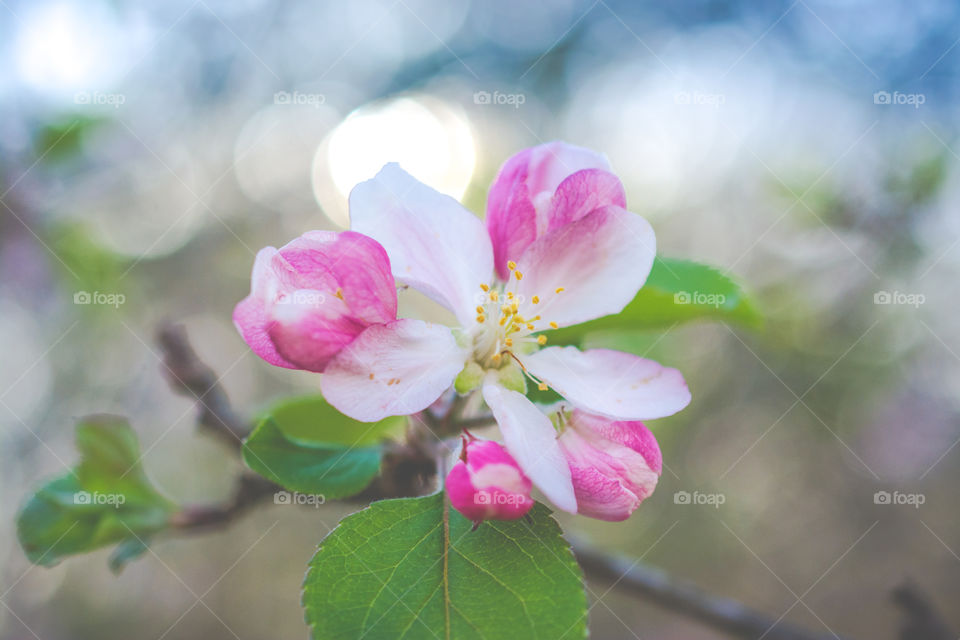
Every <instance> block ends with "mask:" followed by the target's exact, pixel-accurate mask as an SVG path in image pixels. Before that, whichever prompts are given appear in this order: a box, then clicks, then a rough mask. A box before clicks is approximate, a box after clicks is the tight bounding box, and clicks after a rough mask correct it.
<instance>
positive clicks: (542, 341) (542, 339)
mask: <svg viewBox="0 0 960 640" xmlns="http://www.w3.org/2000/svg"><path fill="white" fill-rule="evenodd" d="M537 344H539V345H541V346H542V345H545V344H547V336H537Z"/></svg>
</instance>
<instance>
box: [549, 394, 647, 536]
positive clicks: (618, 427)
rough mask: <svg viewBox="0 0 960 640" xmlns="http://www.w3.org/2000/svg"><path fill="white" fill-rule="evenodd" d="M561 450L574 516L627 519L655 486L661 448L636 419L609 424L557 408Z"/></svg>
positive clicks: (582, 413) (595, 416)
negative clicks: (574, 500) (568, 474)
mask: <svg viewBox="0 0 960 640" xmlns="http://www.w3.org/2000/svg"><path fill="white" fill-rule="evenodd" d="M556 419H557V420H558V422H559V423H560V425H559V426H561V427H562V428H563V433H562V434H561V435H560V440H559V441H560V448H561V449H562V450H563V454H564V457H566V459H567V463H568V464H569V465H570V472H571V476H572V480H573V490H574V494H575V495H576V498H577V512H578V513H580V514H582V515H586V516H590V517H592V518H598V519H600V520H611V521H619V520H626V519H627V518H628V517H629V516H630V514H631V513H633V512H634V510H635V509H636V508H637V507H639V506H640V503H641V502H642V501H643V500H644V499H646V498H647V497H648V496H649V495H650V494H651V493H653V490H654V489H655V488H656V486H657V480H658V479H659V477H660V472H661V469H662V466H663V465H662V458H661V456H660V447H659V446H658V445H657V441H656V439H655V438H654V437H653V434H652V433H651V432H650V430H649V429H647V427H646V426H644V424H643V423H642V422H640V421H638V420H633V421H629V420H610V419H609V418H604V417H603V416H597V415H593V414H590V413H587V412H585V411H581V410H580V409H574V410H573V411H571V412H567V411H565V410H563V409H561V410H560V411H559V412H557V414H556Z"/></svg>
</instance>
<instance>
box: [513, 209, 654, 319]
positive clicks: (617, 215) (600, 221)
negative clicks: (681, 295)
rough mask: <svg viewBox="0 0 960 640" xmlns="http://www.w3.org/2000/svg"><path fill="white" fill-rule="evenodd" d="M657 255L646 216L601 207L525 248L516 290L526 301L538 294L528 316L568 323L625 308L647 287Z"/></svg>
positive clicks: (526, 307)
mask: <svg viewBox="0 0 960 640" xmlns="http://www.w3.org/2000/svg"><path fill="white" fill-rule="evenodd" d="M655 255H656V238H655V237H654V234H653V229H652V228H651V227H650V224H649V223H648V222H647V221H646V220H644V219H643V218H642V217H640V216H638V215H637V214H635V213H630V212H629V211H626V210H624V209H621V208H619V207H614V206H609V207H604V208H602V209H595V210H594V211H593V212H591V213H589V214H587V215H586V216H584V217H583V218H581V219H579V220H577V221H575V222H572V223H570V224H567V225H565V226H563V227H560V228H558V229H555V230H553V231H550V232H548V233H547V234H546V235H544V236H542V237H540V238H539V239H538V240H537V241H536V242H534V243H533V244H532V245H530V247H529V248H528V249H527V250H526V252H524V254H523V256H522V257H521V258H520V260H519V261H518V265H517V270H518V271H520V272H521V273H522V274H523V280H521V281H520V282H517V283H516V285H515V287H516V288H515V291H516V293H518V294H519V295H520V296H521V298H520V299H521V300H525V301H530V300H532V298H533V296H537V297H538V298H539V300H540V304H539V305H536V306H532V305H530V304H529V302H527V303H526V306H525V307H524V313H523V315H524V316H525V317H531V316H532V315H537V314H539V315H540V316H542V318H543V320H544V324H545V323H546V322H550V321H553V322H556V323H557V324H558V325H559V326H561V327H565V326H570V325H574V324H579V323H581V322H586V321H587V320H593V319H594V318H599V317H602V316H605V315H610V314H614V313H620V311H622V310H623V308H624V307H625V306H626V305H627V303H629V302H630V301H631V300H633V298H634V296H636V295H637V291H639V290H640V287H642V286H643V283H644V282H645V281H646V279H647V276H648V275H649V273H650V268H651V267H652V266H653V258H654V256H655ZM560 288H562V292H561V293H557V290H558V289H560Z"/></svg>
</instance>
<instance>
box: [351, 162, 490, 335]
mask: <svg viewBox="0 0 960 640" xmlns="http://www.w3.org/2000/svg"><path fill="white" fill-rule="evenodd" d="M350 226H351V228H352V229H353V230H354V231H359V232H360V233H364V234H366V235H368V236H370V237H371V238H373V239H375V240H377V241H378V242H380V244H382V245H383V246H384V248H385V249H386V250H387V254H388V255H389V256H390V263H391V266H392V270H393V275H394V277H395V278H396V279H397V280H399V281H400V282H402V283H404V284H409V285H410V286H411V287H413V288H415V289H417V290H418V291H421V292H422V293H424V294H426V295H427V296H429V297H430V298H432V299H433V300H435V301H436V302H439V303H440V304H442V305H444V306H445V307H447V308H448V309H450V310H451V311H452V312H453V313H454V314H455V315H456V316H457V320H459V321H460V323H461V324H463V325H464V326H469V325H470V323H472V322H473V319H474V317H475V316H476V312H475V311H474V308H475V307H476V306H477V302H476V299H477V296H478V295H479V294H480V293H481V291H480V284H481V283H485V282H490V279H491V277H492V275H493V248H492V247H491V245H490V237H489V235H487V230H486V228H485V227H484V225H483V223H482V222H481V221H480V219H479V218H477V217H476V216H475V215H473V214H472V213H470V212H469V211H467V210H466V209H465V208H464V207H463V206H461V205H460V203H459V202H457V201H456V200H454V199H453V198H451V197H450V196H445V195H443V194H441V193H438V192H437V191H434V190H433V189H431V188H430V187H428V186H426V185H424V184H422V183H421V182H419V181H417V180H416V178H414V177H413V176H411V175H410V174H408V173H407V172H406V171H404V170H403V169H401V168H400V166H399V165H397V164H393V163H391V164H388V165H386V166H385V167H384V168H383V169H381V170H380V173H378V174H377V175H376V177H375V178H373V179H372V180H367V181H366V182H361V183H360V184H358V185H357V186H356V187H354V189H353V191H352V192H351V193H350Z"/></svg>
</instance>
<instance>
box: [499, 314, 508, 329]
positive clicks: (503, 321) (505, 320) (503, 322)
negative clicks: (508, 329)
mask: <svg viewBox="0 0 960 640" xmlns="http://www.w3.org/2000/svg"><path fill="white" fill-rule="evenodd" d="M505 324H507V316H503V317H502V318H500V326H501V327H502V326H503V325H505Z"/></svg>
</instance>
